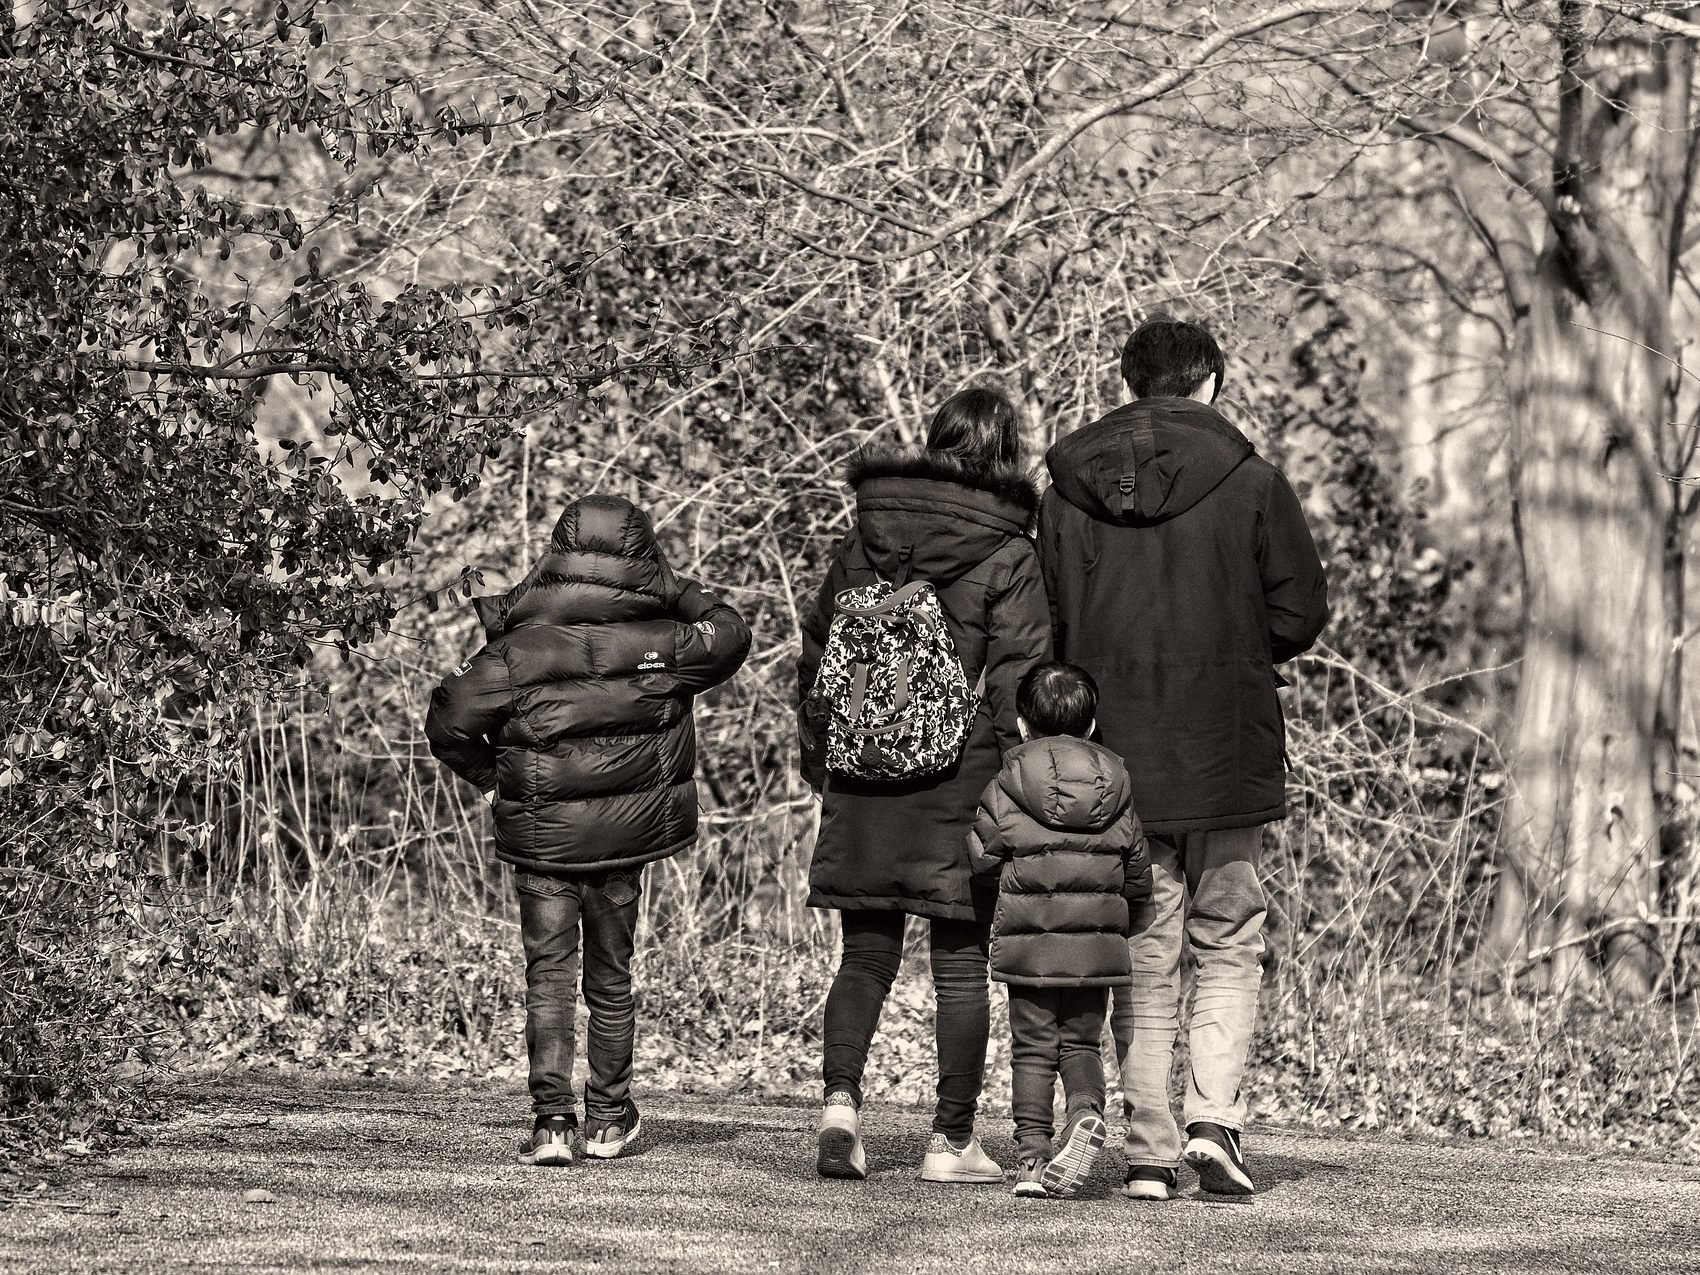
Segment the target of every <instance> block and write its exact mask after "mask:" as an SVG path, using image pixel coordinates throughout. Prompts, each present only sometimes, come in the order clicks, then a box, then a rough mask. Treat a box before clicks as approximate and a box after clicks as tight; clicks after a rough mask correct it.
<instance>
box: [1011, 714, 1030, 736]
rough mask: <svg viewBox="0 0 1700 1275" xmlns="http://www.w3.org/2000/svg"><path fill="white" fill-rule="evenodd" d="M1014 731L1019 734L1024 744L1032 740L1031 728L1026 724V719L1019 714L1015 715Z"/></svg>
mask: <svg viewBox="0 0 1700 1275" xmlns="http://www.w3.org/2000/svg"><path fill="white" fill-rule="evenodd" d="M1015 729H1016V730H1018V731H1020V732H1021V740H1022V742H1023V743H1026V742H1027V741H1028V740H1030V739H1032V738H1033V728H1032V727H1031V726H1029V725H1028V724H1027V719H1026V718H1025V717H1023V716H1021V714H1020V713H1017V714H1016V715H1015Z"/></svg>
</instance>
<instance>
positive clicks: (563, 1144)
mask: <svg viewBox="0 0 1700 1275" xmlns="http://www.w3.org/2000/svg"><path fill="white" fill-rule="evenodd" d="M577 1131H578V1122H577V1121H576V1120H574V1119H573V1118H572V1117H571V1116H539V1117H538V1119H537V1123H536V1124H535V1125H533V1126H532V1130H531V1136H530V1137H529V1138H527V1139H526V1140H525V1141H523V1142H521V1143H520V1144H519V1162H520V1163H521V1164H538V1165H565V1164H571V1163H572V1162H573V1134H574V1133H576V1132H577Z"/></svg>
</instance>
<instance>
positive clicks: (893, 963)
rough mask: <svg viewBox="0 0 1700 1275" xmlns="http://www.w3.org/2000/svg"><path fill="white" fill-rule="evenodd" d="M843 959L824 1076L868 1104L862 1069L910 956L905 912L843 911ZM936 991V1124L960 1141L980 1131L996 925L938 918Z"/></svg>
mask: <svg viewBox="0 0 1700 1275" xmlns="http://www.w3.org/2000/svg"><path fill="white" fill-rule="evenodd" d="M841 916H842V919H843V930H844V956H843V958H842V959H841V960H840V961H839V965H838V974H837V976H836V977H835V978H834V979H833V980H832V991H831V992H830V993H828V995H827V998H826V1026H825V1034H826V1048H825V1053H824V1056H823V1058H822V1060H821V1079H822V1080H823V1082H824V1083H825V1092H826V1094H827V1095H829V1096H830V1095H831V1094H834V1093H839V1092H847V1093H849V1094H850V1095H851V1096H852V1097H854V1098H855V1099H856V1101H857V1103H858V1104H860V1103H861V1101H862V1072H863V1070H864V1069H865V1068H866V1067H867V1065H868V1046H869V1044H870V1043H871V1042H872V1041H873V1038H874V1029H875V1028H876V1027H877V1026H879V1021H880V1010H881V1009H882V1008H884V1006H885V998H886V993H888V992H889V991H891V984H892V980H894V979H895V978H896V977H897V967H898V964H899V962H900V961H901V960H902V958H903V926H904V922H905V921H907V920H908V919H909V918H908V917H907V916H906V915H905V914H904V913H902V912H844V913H842V914H841ZM928 924H929V925H931V927H932V966H933V994H934V997H935V999H936V1000H937V1003H938V1024H937V1028H936V1034H937V1040H938V1058H939V1087H938V1106H937V1108H936V1110H935V1112H934V1115H933V1129H934V1130H935V1131H936V1132H938V1133H942V1134H944V1135H946V1136H947V1137H949V1138H950V1139H951V1140H952V1141H953V1142H955V1143H957V1144H961V1143H962V1142H964V1141H966V1140H967V1138H968V1137H969V1136H970V1135H971V1134H972V1133H973V1132H974V1113H975V1110H976V1109H977V1108H978V1106H979V1103H980V1089H981V1086H982V1084H983V1081H984V1073H985V1070H986V1036H987V1034H988V1033H989V1032H990V1031H991V1000H990V994H989V991H988V988H987V985H986V945H987V943H988V941H989V940H990V927H989V926H988V925H986V924H985V923H984V922H981V921H946V920H939V919H932V920H929V922H928Z"/></svg>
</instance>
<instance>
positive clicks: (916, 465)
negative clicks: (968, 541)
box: [845, 443, 1039, 515]
mask: <svg viewBox="0 0 1700 1275" xmlns="http://www.w3.org/2000/svg"><path fill="white" fill-rule="evenodd" d="M875 478H927V479H931V480H932V481H934V482H941V483H955V484H957V485H958V486H961V487H971V488H973V489H974V490H976V491H984V492H989V493H991V494H992V495H994V496H999V497H1001V498H1002V499H1004V500H1007V501H1009V502H1010V503H1011V504H1013V505H1016V506H1017V507H1019V508H1020V509H1022V510H1024V511H1026V513H1028V514H1029V515H1031V514H1032V513H1033V512H1034V511H1035V510H1037V509H1038V508H1039V488H1038V487H1037V486H1036V485H1035V484H1034V482H1033V480H1032V479H1031V478H1029V477H1027V475H1026V474H1024V473H1022V472H1021V471H1020V470H1019V469H1017V468H1016V467H1015V466H1014V465H995V466H992V467H990V468H988V467H986V466H983V465H974V464H970V463H969V462H967V461H965V460H963V459H962V457H960V456H956V455H953V454H952V453H950V452H930V451H928V450H927V449H926V448H924V447H904V446H901V445H900V444H896V443H869V444H868V445H867V446H865V447H863V448H861V449H860V450H859V451H857V452H856V453H854V454H853V455H852V456H851V457H850V464H849V466H848V468H847V469H846V471H845V481H847V482H848V483H849V484H850V486H852V487H860V486H861V485H862V484H863V483H865V482H868V481H870V480H872V479H875Z"/></svg>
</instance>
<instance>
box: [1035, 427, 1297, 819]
mask: <svg viewBox="0 0 1700 1275" xmlns="http://www.w3.org/2000/svg"><path fill="white" fill-rule="evenodd" d="M1046 461H1047V462H1048V464H1049V466H1050V471H1051V481H1052V486H1051V489H1050V490H1049V491H1047V492H1046V493H1045V501H1044V507H1043V509H1042V511H1041V513H1040V517H1039V552H1040V556H1041V558H1042V559H1043V561H1044V568H1045V583H1046V585H1047V586H1048V590H1049V594H1050V601H1051V607H1052V610H1053V614H1054V616H1055V621H1056V632H1055V638H1056V647H1057V658H1058V659H1063V660H1067V661H1069V662H1070V663H1072V664H1078V665H1080V666H1081V667H1082V668H1084V669H1085V670H1086V671H1087V672H1089V673H1091V675H1092V677H1093V680H1094V681H1096V682H1097V684H1098V690H1099V700H1098V727H1099V730H1100V732H1101V733H1102V738H1103V741H1104V743H1105V744H1107V745H1109V747H1110V748H1112V749H1114V750H1115V751H1116V752H1117V753H1119V754H1120V755H1121V756H1122V757H1123V758H1124V759H1125V760H1126V761H1127V765H1128V771H1129V773H1130V775H1131V777H1132V780H1133V808H1134V810H1135V811H1137V812H1138V814H1139V818H1140V820H1141V822H1143V823H1144V825H1145V830H1146V831H1147V832H1152V833H1164V832H1186V831H1193V830H1202V829H1210V828H1248V827H1253V826H1255V825H1257V824H1264V823H1269V822H1271V821H1273V820H1276V819H1279V818H1281V817H1282V816H1283V815H1284V814H1285V813H1286V784H1285V767H1284V756H1285V749H1284V742H1285V731H1284V723H1283V721H1282V717H1281V703H1280V700H1279V698H1278V697H1277V695H1276V686H1277V682H1276V674H1275V669H1274V665H1276V664H1278V663H1280V662H1282V661H1283V660H1290V659H1292V658H1293V657H1294V656H1297V655H1300V654H1302V653H1303V652H1304V651H1306V650H1308V649H1309V648H1310V646H1311V644H1312V643H1313V642H1315V641H1316V639H1317V636H1318V634H1320V633H1321V632H1322V628H1323V626H1324V625H1325V624H1326V623H1327V622H1328V587H1327V581H1326V579H1325V577H1324V575H1323V569H1322V563H1321V561H1320V560H1319V559H1318V557H1317V553H1316V545H1315V543H1314V542H1313V541H1312V540H1311V535H1310V529H1309V528H1308V527H1307V526H1306V525H1305V517H1304V511H1303V510H1302V508H1301V507H1300V505H1299V501H1298V497H1297V496H1296V495H1294V493H1293V489H1292V488H1291V487H1290V486H1288V484H1287V480H1286V479H1285V478H1283V477H1282V476H1281V473H1280V471H1279V470H1277V469H1276V468H1275V467H1274V466H1273V465H1271V464H1270V463H1269V462H1268V461H1266V460H1264V459H1263V458H1262V457H1260V456H1259V455H1258V454H1257V453H1256V451H1255V450H1254V449H1253V448H1252V445H1251V443H1250V442H1249V441H1248V440H1247V439H1246V437H1245V435H1243V434H1241V433H1240V432H1239V431H1238V430H1237V429H1235V428H1234V427H1233V426H1232V425H1230V424H1229V423H1228V422H1227V421H1226V420H1225V419H1223V417H1222V415H1221V413H1219V412H1217V411H1216V410H1215V409H1214V408H1212V407H1209V406H1207V405H1205V404H1203V403H1198V402H1194V401H1193V400H1191V399H1184V398H1146V399H1138V400H1136V401H1134V402H1132V403H1129V404H1127V405H1126V406H1124V407H1120V408H1118V409H1116V410H1115V411H1114V412H1111V413H1110V414H1109V415H1108V416H1106V417H1104V418H1103V419H1102V420H1099V421H1097V422H1094V423H1093V424H1091V425H1088V426H1086V427H1085V428H1084V429H1080V430H1077V431H1076V432H1074V433H1073V434H1070V435H1069V436H1068V437H1066V438H1064V439H1063V440H1062V441H1060V442H1059V443H1057V444H1056V445H1055V446H1054V447H1052V448H1051V450H1050V452H1049V454H1048V455H1047V456H1046Z"/></svg>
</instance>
